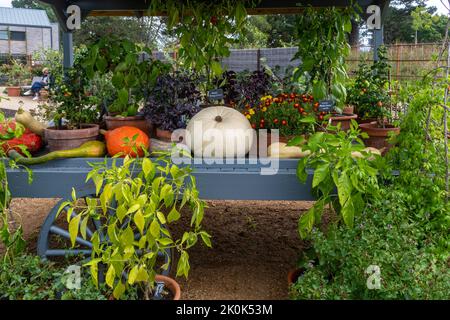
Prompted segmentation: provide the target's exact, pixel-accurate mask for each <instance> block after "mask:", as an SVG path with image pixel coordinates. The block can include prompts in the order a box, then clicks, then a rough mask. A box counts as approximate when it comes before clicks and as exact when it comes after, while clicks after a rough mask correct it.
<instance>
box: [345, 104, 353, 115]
mask: <svg viewBox="0 0 450 320" xmlns="http://www.w3.org/2000/svg"><path fill="white" fill-rule="evenodd" d="M342 113H343V114H354V113H355V107H353V106H350V105H348V106H345V107H344V108H343V109H342Z"/></svg>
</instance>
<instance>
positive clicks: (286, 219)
mask: <svg viewBox="0 0 450 320" xmlns="http://www.w3.org/2000/svg"><path fill="white" fill-rule="evenodd" d="M57 201H58V199H23V198H21V199H14V200H13V202H12V209H13V211H14V212H17V213H19V214H20V215H21V217H22V223H23V226H24V232H25V237H26V239H27V240H28V243H29V249H30V250H32V251H33V250H35V243H36V240H37V236H38V234H39V229H40V226H41V224H42V223H43V221H44V219H45V217H46V216H47V214H48V212H49V210H50V209H51V208H52V207H53V206H54V205H55V204H56V202H57ZM311 204H312V203H311V202H300V201H208V206H209V208H207V209H206V214H205V218H204V222H203V228H204V229H205V230H206V231H208V232H209V233H210V234H211V235H212V236H213V239H212V244H213V248H212V249H209V248H207V247H206V246H204V245H203V244H202V243H199V244H198V245H197V246H196V247H194V248H192V249H191V250H190V251H189V255H190V261H191V270H190V274H189V279H187V280H184V279H181V278H178V279H177V281H179V283H180V285H181V289H182V298H183V299H189V300H196V299H237V300H241V299H242V300H245V299H287V298H288V288H287V279H286V276H287V272H288V270H289V269H291V268H292V267H293V266H294V265H295V263H296V260H297V258H298V256H299V253H300V252H301V250H302V249H303V248H304V247H305V245H306V244H305V243H303V242H302V241H300V240H299V238H298V234H297V219H298V217H299V215H300V214H301V213H302V212H304V211H305V210H306V209H308V208H309V207H310V206H311ZM189 221H190V219H189V217H187V216H184V217H183V218H182V219H181V221H180V223H179V224H177V225H176V226H175V227H174V228H173V229H172V232H173V233H174V235H175V236H180V234H181V233H182V232H183V230H185V229H186V227H187V226H188V225H189Z"/></svg>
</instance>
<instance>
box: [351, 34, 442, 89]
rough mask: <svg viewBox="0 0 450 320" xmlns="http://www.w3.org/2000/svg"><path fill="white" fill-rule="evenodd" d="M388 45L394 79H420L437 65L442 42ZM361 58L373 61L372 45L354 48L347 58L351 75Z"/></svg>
mask: <svg viewBox="0 0 450 320" xmlns="http://www.w3.org/2000/svg"><path fill="white" fill-rule="evenodd" d="M386 47H387V49H388V59H389V64H390V65H391V77H392V79H393V80H415V79H420V78H421V77H422V76H423V75H424V74H426V73H427V72H429V71H431V70H432V69H434V68H435V67H436V65H437V59H438V57H439V53H440V51H441V49H442V44H436V43H420V44H417V45H416V44H393V45H387V46H386ZM361 59H362V60H364V61H365V62H369V63H370V62H371V61H372V59H373V50H372V47H370V46H359V47H353V48H352V51H351V55H350V57H349V58H348V59H347V63H348V65H349V73H350V74H351V75H352V74H354V73H355V71H356V70H357V68H358V64H359V61H360V60H361ZM443 59H446V54H444V55H443ZM441 62H443V61H441Z"/></svg>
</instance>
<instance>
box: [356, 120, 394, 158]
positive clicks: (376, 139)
mask: <svg viewBox="0 0 450 320" xmlns="http://www.w3.org/2000/svg"><path fill="white" fill-rule="evenodd" d="M359 128H360V129H361V131H363V132H366V133H367V134H368V135H369V138H368V139H365V140H364V144H365V145H366V146H367V147H373V148H377V149H379V150H381V149H383V148H384V149H383V151H382V154H383V155H384V154H386V152H388V151H389V149H390V148H391V147H392V145H391V144H390V143H389V142H388V141H387V139H388V138H389V136H390V135H391V134H390V132H394V133H395V134H399V133H400V128H397V127H394V126H393V125H389V124H387V125H386V126H385V128H379V127H378V123H377V122H376V121H373V122H370V123H361V124H360V125H359Z"/></svg>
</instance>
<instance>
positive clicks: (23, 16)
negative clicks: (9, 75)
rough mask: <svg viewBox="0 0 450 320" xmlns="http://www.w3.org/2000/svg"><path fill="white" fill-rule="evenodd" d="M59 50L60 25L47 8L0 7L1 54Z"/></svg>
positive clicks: (28, 53)
mask: <svg viewBox="0 0 450 320" xmlns="http://www.w3.org/2000/svg"><path fill="white" fill-rule="evenodd" d="M41 49H54V50H59V27H58V24H57V23H51V22H50V20H49V19H48V16H47V13H46V12H45V10H36V9H19V8H3V7H0V55H2V56H5V55H13V56H26V55H32V54H33V53H34V52H35V51H37V50H41Z"/></svg>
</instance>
